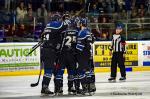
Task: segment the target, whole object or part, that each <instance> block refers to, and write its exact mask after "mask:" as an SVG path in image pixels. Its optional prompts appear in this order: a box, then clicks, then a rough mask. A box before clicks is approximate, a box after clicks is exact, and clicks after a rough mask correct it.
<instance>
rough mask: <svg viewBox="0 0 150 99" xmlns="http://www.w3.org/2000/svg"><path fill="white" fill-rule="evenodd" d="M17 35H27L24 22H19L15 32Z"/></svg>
mask: <svg viewBox="0 0 150 99" xmlns="http://www.w3.org/2000/svg"><path fill="white" fill-rule="evenodd" d="M15 35H16V36H17V37H25V36H27V31H26V28H25V25H24V24H22V23H21V24H19V26H18V29H17V31H16V33H15Z"/></svg>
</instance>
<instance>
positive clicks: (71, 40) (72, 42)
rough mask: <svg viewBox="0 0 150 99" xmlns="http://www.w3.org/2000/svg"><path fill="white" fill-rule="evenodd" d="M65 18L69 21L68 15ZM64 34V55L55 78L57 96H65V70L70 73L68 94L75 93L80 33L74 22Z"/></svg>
mask: <svg viewBox="0 0 150 99" xmlns="http://www.w3.org/2000/svg"><path fill="white" fill-rule="evenodd" d="M65 17H66V18H65V19H66V20H68V17H69V15H66V16H65ZM68 21H69V20H68ZM70 22H71V21H70ZM64 33H65V34H66V35H65V37H64V38H65V42H64V46H63V49H62V53H61V55H60V58H59V61H60V67H59V68H58V70H57V73H56V76H55V78H54V82H55V94H56V95H62V94H63V74H64V69H65V68H67V72H68V94H74V93H75V89H74V86H73V85H74V76H75V71H76V59H75V56H74V53H75V46H76V37H77V34H78V31H77V30H76V29H75V28H74V24H73V22H71V23H70V24H69V27H68V28H67V30H65V31H64Z"/></svg>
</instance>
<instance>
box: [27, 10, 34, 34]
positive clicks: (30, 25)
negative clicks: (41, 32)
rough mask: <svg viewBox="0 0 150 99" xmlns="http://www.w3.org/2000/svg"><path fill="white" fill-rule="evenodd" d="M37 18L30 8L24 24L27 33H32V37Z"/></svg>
mask: <svg viewBox="0 0 150 99" xmlns="http://www.w3.org/2000/svg"><path fill="white" fill-rule="evenodd" d="M35 18H36V15H35V13H34V12H33V10H32V8H29V9H28V12H27V14H26V15H25V18H24V22H25V24H26V27H27V31H28V33H30V35H31V34H32V33H33V30H34V28H33V27H34V20H35Z"/></svg>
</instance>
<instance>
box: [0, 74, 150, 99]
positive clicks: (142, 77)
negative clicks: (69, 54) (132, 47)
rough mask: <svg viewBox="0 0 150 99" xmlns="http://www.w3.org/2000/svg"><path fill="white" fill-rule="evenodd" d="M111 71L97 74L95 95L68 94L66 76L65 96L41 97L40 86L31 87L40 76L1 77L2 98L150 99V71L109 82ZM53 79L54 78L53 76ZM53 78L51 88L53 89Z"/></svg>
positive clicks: (0, 96) (0, 97) (0, 94)
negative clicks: (123, 80)
mask: <svg viewBox="0 0 150 99" xmlns="http://www.w3.org/2000/svg"><path fill="white" fill-rule="evenodd" d="M109 74H110V73H97V74H96V88H97V91H96V94H95V95H94V96H68V95H67V80H66V78H67V77H66V75H65V76H64V96H61V97H41V94H40V90H41V81H40V84H39V86H37V87H30V84H31V83H34V82H36V81H37V78H38V76H14V77H13V76H7V77H0V99H51V98H56V99H58V98H59V99H79V98H80V99H150V72H127V80H126V82H119V81H118V79H119V77H120V74H119V73H118V77H117V82H116V83H109V82H108V81H107V79H108V77H109ZM52 79H53V78H52ZM53 84H54V83H53V80H52V81H51V83H50V89H51V90H52V91H53V89H54V88H53Z"/></svg>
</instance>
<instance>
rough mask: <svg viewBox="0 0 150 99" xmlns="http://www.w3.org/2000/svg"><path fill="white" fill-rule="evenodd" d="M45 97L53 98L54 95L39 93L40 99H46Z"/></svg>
mask: <svg viewBox="0 0 150 99" xmlns="http://www.w3.org/2000/svg"><path fill="white" fill-rule="evenodd" d="M47 96H51V97H53V96H54V94H45V93H41V97H47Z"/></svg>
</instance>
